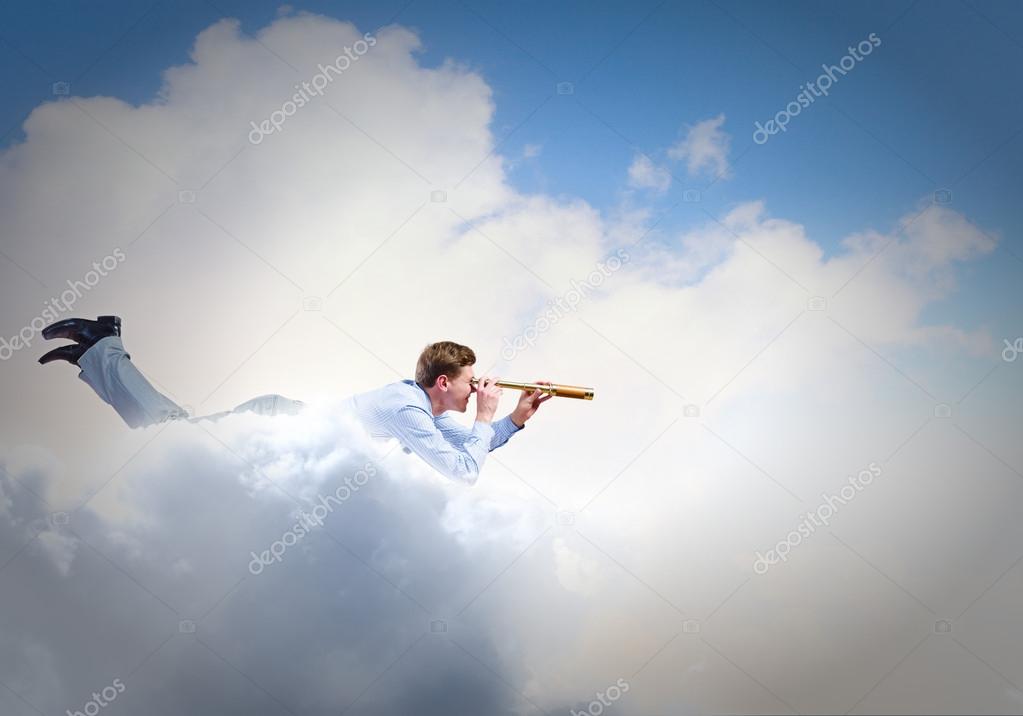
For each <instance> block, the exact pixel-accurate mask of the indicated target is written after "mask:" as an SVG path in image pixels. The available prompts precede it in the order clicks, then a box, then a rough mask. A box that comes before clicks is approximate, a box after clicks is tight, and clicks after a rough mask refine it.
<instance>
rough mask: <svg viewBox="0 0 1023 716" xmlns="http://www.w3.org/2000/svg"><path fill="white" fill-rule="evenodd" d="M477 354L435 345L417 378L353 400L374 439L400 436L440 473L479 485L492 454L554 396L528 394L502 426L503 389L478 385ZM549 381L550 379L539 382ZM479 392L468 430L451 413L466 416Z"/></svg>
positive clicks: (423, 357) (486, 382) (484, 382)
mask: <svg viewBox="0 0 1023 716" xmlns="http://www.w3.org/2000/svg"><path fill="white" fill-rule="evenodd" d="M475 363H476V354H475V353H473V352H472V349H471V348H468V347H467V346H463V345H459V344H458V343H453V342H451V341H441V342H440V343H431V344H430V345H428V346H426V348H424V349H423V352H422V353H421V354H420V356H419V360H418V362H417V363H416V379H415V380H414V381H412V380H402V381H400V382H397V383H391V384H389V385H385V386H384V387H383V388H378V389H377V390H373V391H370V392H368V393H361V394H359V395H356V396H353V397H352V398H350V399H349V400H348V404H349V405H350V406H351V407H352V408H353V409H354V410H355V412H356V414H357V415H358V416H359V418H360V419H361V421H362V422H363V424H364V425H365V426H366V428H367V430H368V431H369V432H370V434H371V435H373V436H374V437H394V438H397V439H398V441H399V442H400V443H402V445H403V449H404V450H405V452H406V453H410V452H414V453H416V454H417V455H419V457H421V458H423V460H425V461H426V462H427V463H429V464H430V465H431V466H432V467H433V468H434V469H436V470H437V471H438V472H440V473H442V474H444V475H447V476H448V477H450V478H452V479H454V480H459V481H462V482H466V483H468V484H470V485H472V484H475V482H476V480H477V479H479V473H480V470H482V469H483V462H484V461H485V460H486V457H487V453H489V452H490V451H491V450H496V449H497V448H499V447H501V446H502V445H504V444H505V443H506V442H508V438H510V437H511V436H512V435H514V434H515V433H517V432H518V431H519V430H522V428H523V427H525V424H526V421H527V420H529V419H530V418H531V417H532V416H533V414H534V413H536V411H537V409H538V408H539V407H540V405H541V404H542V403H545V402H547V401H548V400H550V399H551V397H552V396H550V395H546V396H544V397H540V396H541V395H542V394H541V392H540V391H539V390H537V391H534V392H532V393H526V392H523V393H522V396H521V397H520V398H519V403H518V405H517V406H516V407H515V410H513V411H512V412H511V413H510V414H508V415H506V416H505V417H504V418H502V419H501V420H498V421H497V422H496V423H494V422H493V419H494V413H495V412H496V411H497V404H498V401H499V400H500V397H501V393H502V392H503V390H502V389H501V388H500V387H498V386H496V385H494V382H495V381H496V380H497V379H496V378H491V377H488V376H484V377H483V378H480V380H479V383H478V385H477V386H473V385H472V380H473V378H474V375H473V369H472V366H473V364H475ZM537 382H538V383H545V382H547V381H537ZM473 393H475V394H476V422H475V424H473V426H472V428H471V429H466V428H465V427H463V426H462V425H461V424H459V423H458V422H457V421H456V420H455V419H454V418H452V417H451V416H450V415H447V413H448V412H449V411H457V412H459V413H464V412H465V409H466V408H467V407H468V405H469V398H470V396H471V395H472V394H473Z"/></svg>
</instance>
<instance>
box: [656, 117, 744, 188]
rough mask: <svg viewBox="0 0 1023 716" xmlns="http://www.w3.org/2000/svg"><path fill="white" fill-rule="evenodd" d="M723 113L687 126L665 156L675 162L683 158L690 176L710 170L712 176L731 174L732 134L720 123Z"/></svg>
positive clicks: (723, 120)
mask: <svg viewBox="0 0 1023 716" xmlns="http://www.w3.org/2000/svg"><path fill="white" fill-rule="evenodd" d="M724 123H725V115H724V114H719V115H718V116H717V117H712V118H711V119H705V120H703V121H702V122H697V123H696V124H694V125H692V126H691V127H687V128H686V136H685V137H683V138H681V139H679V140H678V142H676V143H675V144H673V145H672V146H671V147H670V148H669V149H668V156H669V157H671V158H672V159H674V160H675V161H679V162H680V161H685V163H686V169H687V171H688V172H689V174H690V176H696V175H698V174H700V173H709V174H710V176H712V177H715V178H717V177H720V178H722V179H726V178H728V177H729V176H730V175H731V168H730V167H729V166H728V149H729V146H730V145H731V141H732V139H731V136H729V134H728V133H727V132H725V131H724V130H723V129H721V125H723V124H724Z"/></svg>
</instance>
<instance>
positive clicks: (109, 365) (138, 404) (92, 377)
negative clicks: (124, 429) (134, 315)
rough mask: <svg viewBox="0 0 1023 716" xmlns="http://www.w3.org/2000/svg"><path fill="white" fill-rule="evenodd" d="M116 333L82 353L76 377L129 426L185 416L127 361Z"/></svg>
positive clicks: (126, 354)
mask: <svg viewBox="0 0 1023 716" xmlns="http://www.w3.org/2000/svg"><path fill="white" fill-rule="evenodd" d="M130 359H131V355H130V354H129V353H128V352H127V351H125V349H124V345H123V344H122V343H121V338H120V336H107V337H106V338H102V339H100V340H99V341H97V342H96V343H94V344H93V345H92V346H91V347H90V348H89V349H88V350H87V351H85V353H83V354H82V357H81V358H79V359H78V366H79V367H80V368H81V369H82V372H81V373H79V374H78V377H79V378H81V379H82V380H84V381H85V382H86V383H88V384H89V386H90V387H91V388H92V389H93V390H95V391H96V395H98V396H99V397H100V398H102V399H103V401H104V402H106V403H109V404H110V405H112V406H113V408H114V410H116V411H117V413H118V414H119V415H120V416H121V417H122V418H123V419H124V422H126V423H127V424H128V427H130V428H141V427H146V426H148V425H153V424H155V423H162V422H164V421H167V420H176V419H180V418H187V417H188V412H187V411H185V410H184V409H183V408H182V407H181V406H179V405H178V404H177V403H175V402H174V401H173V400H171V399H170V398H168V397H167V396H166V395H164V394H163V393H161V392H159V391H158V390H157V389H156V388H154V387H153V386H152V384H151V383H150V382H149V381H148V380H146V377H145V376H144V375H142V373H141V372H139V370H138V368H136V367H135V365H134V364H133V363H132V362H131V360H130Z"/></svg>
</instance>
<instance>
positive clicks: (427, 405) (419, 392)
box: [401, 379, 433, 417]
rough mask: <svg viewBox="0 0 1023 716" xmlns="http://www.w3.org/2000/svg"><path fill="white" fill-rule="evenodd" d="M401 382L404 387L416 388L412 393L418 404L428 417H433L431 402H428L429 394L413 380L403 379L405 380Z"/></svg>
mask: <svg viewBox="0 0 1023 716" xmlns="http://www.w3.org/2000/svg"><path fill="white" fill-rule="evenodd" d="M401 382H402V383H404V384H405V385H408V386H412V387H414V388H416V390H415V392H414V395H415V396H416V398H417V399H418V400H419V404H420V405H421V406H422V407H423V409H424V410H426V412H427V413H429V414H430V416H431V417H432V416H433V401H432V400H430V394H429V393H427V392H426V388H424V387H423V386H421V385H419V383H417V382H416V381H414V380H409V379H405V380H403V381H401Z"/></svg>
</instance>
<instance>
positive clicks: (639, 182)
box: [629, 154, 671, 194]
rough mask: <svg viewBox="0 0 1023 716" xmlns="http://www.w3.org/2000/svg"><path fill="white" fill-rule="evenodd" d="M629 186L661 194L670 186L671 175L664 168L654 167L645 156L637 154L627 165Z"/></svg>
mask: <svg viewBox="0 0 1023 716" xmlns="http://www.w3.org/2000/svg"><path fill="white" fill-rule="evenodd" d="M629 186H631V187H634V188H636V189H651V190H653V191H654V192H655V193H657V194H663V193H664V192H666V191H668V187H670V186H671V174H670V173H669V172H668V170H667V169H665V168H664V167H659V166H656V165H655V164H654V163H653V162H652V161H650V158H649V157H647V156H646V155H644V154H639V155H637V156H636V158H635V159H633V160H632V164H630V165H629Z"/></svg>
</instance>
